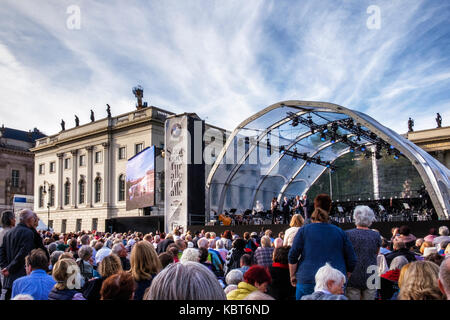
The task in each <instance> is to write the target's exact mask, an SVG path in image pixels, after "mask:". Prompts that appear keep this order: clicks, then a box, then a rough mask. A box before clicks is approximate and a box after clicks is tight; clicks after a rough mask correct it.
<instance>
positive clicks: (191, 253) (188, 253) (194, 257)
mask: <svg viewBox="0 0 450 320" xmlns="http://www.w3.org/2000/svg"><path fill="white" fill-rule="evenodd" d="M199 258H200V253H199V251H198V249H195V248H187V249H186V250H184V251H183V254H182V255H181V258H180V262H181V263H186V262H189V261H191V262H198V260H199Z"/></svg>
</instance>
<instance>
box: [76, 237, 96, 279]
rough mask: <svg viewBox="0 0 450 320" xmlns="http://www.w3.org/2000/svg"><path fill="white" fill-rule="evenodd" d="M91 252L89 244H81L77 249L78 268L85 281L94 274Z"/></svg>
mask: <svg viewBox="0 0 450 320" xmlns="http://www.w3.org/2000/svg"><path fill="white" fill-rule="evenodd" d="M92 252H93V249H92V248H91V247H90V246H87V245H83V246H81V248H80V249H79V250H78V257H79V258H78V259H77V260H76V261H77V264H78V267H79V268H80V273H81V276H82V277H83V278H84V280H85V282H87V281H89V279H91V278H92V277H93V274H94V267H93V266H92V263H93V259H92Z"/></svg>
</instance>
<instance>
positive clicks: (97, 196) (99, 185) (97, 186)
mask: <svg viewBox="0 0 450 320" xmlns="http://www.w3.org/2000/svg"><path fill="white" fill-rule="evenodd" d="M101 199H102V179H101V178H100V177H97V178H96V179H95V203H98V202H100V200H101Z"/></svg>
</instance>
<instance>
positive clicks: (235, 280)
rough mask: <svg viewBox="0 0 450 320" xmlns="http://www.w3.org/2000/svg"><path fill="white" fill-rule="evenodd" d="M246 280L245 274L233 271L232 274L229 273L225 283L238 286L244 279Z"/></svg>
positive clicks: (236, 270)
mask: <svg viewBox="0 0 450 320" xmlns="http://www.w3.org/2000/svg"><path fill="white" fill-rule="evenodd" d="M243 278H244V274H243V273H242V271H241V270H238V269H233V270H231V271H230V272H228V274H227V276H226V277H225V282H226V283H227V285H232V284H235V285H238V284H239V283H240V282H242V279H243Z"/></svg>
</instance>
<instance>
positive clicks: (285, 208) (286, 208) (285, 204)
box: [281, 197, 291, 223]
mask: <svg viewBox="0 0 450 320" xmlns="http://www.w3.org/2000/svg"><path fill="white" fill-rule="evenodd" d="M281 208H282V211H283V223H288V221H289V214H290V211H291V207H290V204H289V200H288V198H287V197H284V199H283V203H282V204H281Z"/></svg>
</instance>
